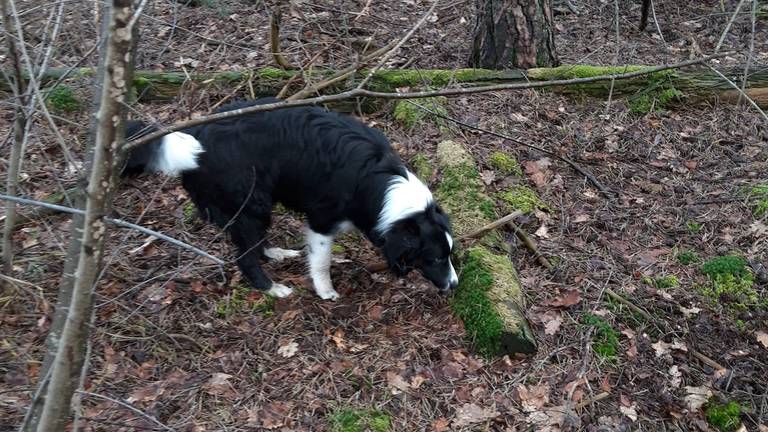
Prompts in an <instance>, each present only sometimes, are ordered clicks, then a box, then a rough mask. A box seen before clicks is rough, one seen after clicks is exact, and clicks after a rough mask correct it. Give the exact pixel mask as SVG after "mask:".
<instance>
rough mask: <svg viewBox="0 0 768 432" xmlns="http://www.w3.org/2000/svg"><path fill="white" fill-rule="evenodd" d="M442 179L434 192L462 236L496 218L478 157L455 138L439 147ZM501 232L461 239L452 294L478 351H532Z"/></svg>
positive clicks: (456, 310) (533, 344) (517, 283)
mask: <svg viewBox="0 0 768 432" xmlns="http://www.w3.org/2000/svg"><path fill="white" fill-rule="evenodd" d="M437 163H438V168H439V169H440V172H441V180H440V182H439V184H438V186H437V188H436V190H435V196H436V199H437V201H438V202H440V205H441V206H442V207H443V208H444V209H445V211H446V212H447V213H448V214H450V215H451V222H452V225H453V231H454V234H455V235H456V237H457V238H460V237H461V236H463V235H466V234H468V233H470V232H472V231H473V230H474V229H475V228H476V227H479V226H484V225H487V224H489V223H490V222H492V221H494V220H496V219H497V215H496V213H495V204H494V202H493V200H492V199H491V198H489V197H488V196H487V195H485V193H484V186H483V183H482V180H481V179H480V175H479V173H478V171H477V167H476V163H475V160H474V159H473V158H472V156H471V155H470V154H469V152H468V151H467V150H466V149H465V148H464V147H462V146H461V145H460V144H458V143H456V142H454V141H443V142H441V143H440V144H439V145H438V148H437ZM503 243H504V242H503V240H502V239H501V236H500V235H499V234H498V232H497V231H493V230H489V231H486V232H485V234H482V235H480V236H479V237H478V238H477V240H476V242H475V243H474V244H473V245H471V246H469V247H467V248H464V247H463V246H462V244H461V243H459V242H456V243H454V244H455V245H456V249H457V251H456V255H457V258H458V259H457V260H455V262H456V263H457V264H458V267H459V274H460V277H459V287H458V288H457V289H456V292H455V294H454V295H453V297H452V298H451V306H452V308H453V310H454V313H456V315H457V316H458V317H459V318H461V319H462V321H464V326H465V328H466V330H467V333H468V334H469V336H470V337H471V338H472V340H473V342H474V345H475V347H476V348H477V350H478V351H479V352H481V353H483V354H485V355H490V356H495V355H505V354H515V353H532V352H534V351H535V350H536V340H535V338H534V335H533V332H532V331H531V329H530V326H529V325H528V321H527V320H526V318H525V314H524V312H523V311H524V310H525V298H524V296H523V292H522V287H521V285H520V280H519V279H518V276H517V271H516V270H515V266H514V265H513V264H512V262H511V261H510V259H509V256H508V254H507V253H506V252H505V249H504V244H503Z"/></svg>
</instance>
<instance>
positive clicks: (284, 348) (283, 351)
mask: <svg viewBox="0 0 768 432" xmlns="http://www.w3.org/2000/svg"><path fill="white" fill-rule="evenodd" d="M298 351H299V344H297V343H296V342H294V341H290V342H287V343H286V344H285V345H280V348H278V349H277V353H278V354H280V355H281V356H283V357H285V358H291V357H293V356H294V355H296V353H297V352H298Z"/></svg>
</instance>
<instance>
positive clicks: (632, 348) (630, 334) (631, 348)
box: [621, 328, 637, 360]
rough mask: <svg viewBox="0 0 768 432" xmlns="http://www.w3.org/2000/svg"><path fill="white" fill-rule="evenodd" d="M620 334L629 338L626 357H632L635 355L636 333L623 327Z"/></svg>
mask: <svg viewBox="0 0 768 432" xmlns="http://www.w3.org/2000/svg"><path fill="white" fill-rule="evenodd" d="M621 334H623V335H624V336H626V337H627V340H629V348H627V358H629V359H630V360H631V359H634V358H635V357H637V333H635V331H634V330H632V329H629V328H628V329H624V330H622V331H621Z"/></svg>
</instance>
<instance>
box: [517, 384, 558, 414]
mask: <svg viewBox="0 0 768 432" xmlns="http://www.w3.org/2000/svg"><path fill="white" fill-rule="evenodd" d="M515 392H516V393H517V396H518V399H520V403H521V404H522V406H523V411H526V412H533V411H537V410H539V409H541V408H542V407H543V406H544V405H546V404H547V403H549V393H550V388H549V386H548V385H538V386H530V387H526V386H524V385H522V384H521V385H518V386H517V387H515Z"/></svg>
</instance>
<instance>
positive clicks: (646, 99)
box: [628, 86, 684, 114]
mask: <svg viewBox="0 0 768 432" xmlns="http://www.w3.org/2000/svg"><path fill="white" fill-rule="evenodd" d="M683 96H684V94H683V92H681V91H680V90H678V89H676V88H673V87H666V88H665V87H663V86H662V87H653V86H652V87H649V88H648V89H646V90H644V91H642V92H641V93H639V94H637V95H635V96H633V97H630V98H629V100H628V102H629V110H630V111H632V112H634V113H638V114H647V113H649V112H652V111H653V112H659V111H664V110H666V109H667V108H669V107H670V105H672V104H673V103H674V102H677V101H679V100H680V99H682V97H683Z"/></svg>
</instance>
